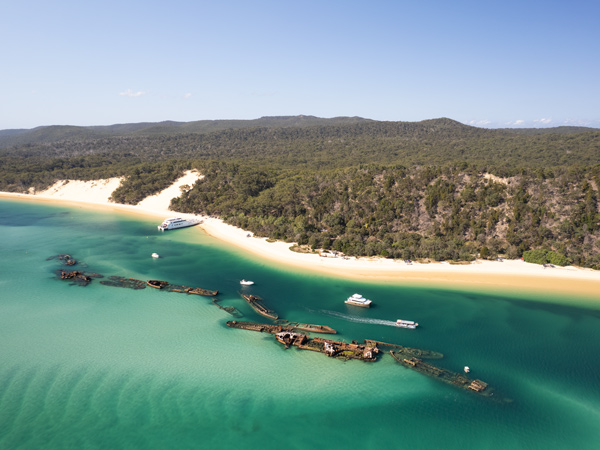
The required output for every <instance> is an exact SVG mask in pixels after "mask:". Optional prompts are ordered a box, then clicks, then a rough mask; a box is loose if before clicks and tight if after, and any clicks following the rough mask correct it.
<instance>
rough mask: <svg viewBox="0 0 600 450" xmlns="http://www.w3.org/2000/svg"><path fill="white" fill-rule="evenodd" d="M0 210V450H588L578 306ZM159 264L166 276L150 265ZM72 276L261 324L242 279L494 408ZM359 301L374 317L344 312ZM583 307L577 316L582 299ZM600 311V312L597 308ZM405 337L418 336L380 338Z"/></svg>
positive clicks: (587, 317)
mask: <svg viewBox="0 0 600 450" xmlns="http://www.w3.org/2000/svg"><path fill="white" fill-rule="evenodd" d="M156 225H157V223H156V220H152V219H146V218H136V217H132V216H127V215H121V214H117V213H108V212H106V213H101V212H95V211H92V210H89V209H83V208H76V207H63V206H61V205H55V206H50V205H45V204H35V203H30V202H18V201H13V200H0V243H1V244H0V249H1V256H2V257H1V258H0V448H2V449H40V448H44V449H68V448H73V449H87V448H89V449H130V448H131V449H136V448H144V449H155V448H156V449H163V448H177V449H188V448H190V449H195V448H206V449H231V448H235V449H237V450H242V449H256V448H263V449H281V448H285V449H289V450H293V449H314V448H327V449H348V448H356V449H378V450H379V449H382V448H398V449H402V448H407V449H415V448H417V449H430V448H443V449H461V450H464V449H507V448H513V449H566V448H577V449H596V448H598V443H599V442H600V375H599V373H600V353H599V350H600V347H599V343H600V311H599V310H598V309H597V308H596V309H594V308H593V307H592V306H589V307H585V306H584V305H585V304H584V303H572V302H573V300H574V299H573V298H564V299H557V298H550V297H547V298H544V297H543V296H542V294H540V298H532V297H526V296H515V295H512V296H501V295H498V293H480V292H460V291H456V290H443V289H433V288H415V287H406V286H402V285H401V284H397V285H395V284H390V283H387V284H385V285H378V284H376V283H368V282H363V281H360V280H356V281H353V280H346V279H339V278H331V277H326V276H321V275H317V274H314V273H308V272H298V271H296V270H294V269H288V268H286V267H283V266H277V265H275V264H273V263H270V262H267V261H262V260H259V259H256V258H255V257H252V256H250V255H248V254H245V253H243V252H241V251H239V250H235V249H233V248H231V247H228V246H227V245H226V244H224V243H221V242H219V241H216V240H215V239H213V238H211V237H209V236H207V235H205V234H204V233H203V232H202V231H201V230H199V229H197V228H189V229H184V230H178V231H175V232H167V233H159V232H158V231H157V230H156ZM153 252H157V253H159V254H160V255H161V258H159V259H153V258H151V256H150V255H151V254H152V253H153ZM60 253H68V254H70V255H72V256H73V257H74V258H76V259H77V260H79V261H80V265H78V266H76V268H79V269H80V270H85V271H90V272H98V273H101V274H104V275H106V276H108V275H121V276H125V277H133V278H138V279H142V280H146V279H161V280H168V281H170V282H172V283H176V284H185V285H189V286H199V287H203V288H208V289H218V290H219V291H220V295H219V297H220V299H221V303H222V304H223V305H225V306H234V307H236V308H238V309H239V310H240V311H241V312H242V313H243V314H244V316H245V317H244V319H242V320H251V321H264V320H263V319H262V318H261V317H260V316H258V315H256V314H255V313H254V312H253V311H252V310H251V309H250V308H249V307H248V305H247V304H246V303H245V302H244V301H243V299H242V298H241V297H240V296H239V294H238V291H240V285H239V280H240V279H241V278H246V279H251V280H254V281H255V282H256V285H255V286H253V287H251V288H245V289H249V291H250V292H253V293H255V294H257V295H260V296H261V297H263V298H264V299H265V303H267V305H268V306H270V307H271V308H272V309H275V310H276V311H277V312H278V313H279V315H280V316H281V317H284V318H286V319H288V320H291V321H300V322H309V323H319V324H326V325H330V326H332V327H334V328H336V329H337V330H338V331H339V334H338V335H337V338H340V339H343V340H346V341H351V340H354V339H356V340H362V339H364V338H370V339H377V340H381V341H386V342H393V343H399V344H403V345H406V346H412V347H420V348H425V349H430V350H435V351H439V352H442V353H444V355H445V357H444V359H443V360H440V361H439V365H441V366H443V367H445V368H447V369H450V370H455V371H461V370H462V367H463V366H465V365H469V366H470V367H471V369H472V372H471V375H472V376H473V377H474V378H480V379H482V380H484V381H487V382H488V383H489V384H490V385H492V386H494V387H495V389H496V392H497V395H499V396H502V397H506V398H510V399H512V400H513V401H512V402H500V401H494V400H490V399H488V398H483V397H480V396H477V395H475V394H472V393H469V392H466V391H463V390H460V389H457V388H455V387H453V386H450V385H446V384H443V383H441V382H439V381H436V380H433V379H430V378H428V377H425V376H423V375H421V374H419V373H416V372H413V371H411V370H408V369H405V368H404V367H402V366H400V365H398V364H397V363H396V362H395V361H394V360H393V359H392V358H391V357H390V356H389V355H385V356H383V357H381V359H380V360H379V361H378V362H375V363H365V362H361V361H348V362H343V361H339V360H336V359H330V358H327V357H326V356H325V355H322V354H319V353H312V352H302V351H298V350H297V349H289V350H284V349H283V347H282V346H281V345H279V344H278V343H276V342H275V341H274V339H273V337H272V336H270V335H266V334H261V333H254V332H250V331H243V330H235V329H230V328H228V327H227V326H226V325H225V322H226V321H227V320H230V319H231V316H229V315H228V314H227V313H226V312H224V311H222V310H220V309H218V308H216V307H215V306H214V305H212V304H211V302H210V299H208V298H206V297H199V296H192V295H184V294H176V293H167V292H162V291H158V290H153V289H144V290H138V291H134V290H129V289H121V288H114V287H107V286H103V285H101V284H99V283H98V280H95V281H94V282H93V283H91V284H90V285H89V286H86V287H81V286H76V285H71V283H69V282H67V281H61V280H58V279H57V278H56V276H55V270H56V269H58V268H60V267H61V266H60V265H59V261H58V260H56V259H50V260H48V259H47V258H49V257H52V256H54V255H57V254H60ZM355 292H359V293H362V294H363V295H365V296H366V297H368V298H370V299H372V300H373V301H374V307H373V308H371V309H366V310H363V309H360V308H353V307H349V306H347V305H345V304H344V302H343V301H344V299H345V298H346V297H348V296H349V295H351V294H353V293H355ZM575 300H576V299H575ZM599 300H600V299H599ZM398 318H403V319H409V320H416V321H418V322H419V323H420V324H421V327H420V328H419V329H418V330H414V331H413V330H405V329H400V328H397V327H394V326H392V322H393V321H395V320H396V319H398Z"/></svg>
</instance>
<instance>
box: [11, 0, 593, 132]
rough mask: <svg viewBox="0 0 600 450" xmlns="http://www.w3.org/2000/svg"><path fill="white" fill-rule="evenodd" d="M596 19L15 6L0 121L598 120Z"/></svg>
mask: <svg viewBox="0 0 600 450" xmlns="http://www.w3.org/2000/svg"><path fill="white" fill-rule="evenodd" d="M6 3H9V4H6ZM599 17H600V2H599V1H597V0H593V1H592V0H590V1H578V0H571V1H537V0H521V1H502V2H500V1H493V2H485V1H466V0H456V1H454V2H450V1H447V0H445V1H428V0H421V1H418V2H417V1H414V0H412V1H402V0H397V1H385V0H382V1H371V2H367V1H352V0H320V1H312V0H305V1H296V2H292V1H288V0H277V1H263V0H256V1H233V0H219V1H210V2H208V1H202V0H196V1H183V0H170V1H160V2H158V1H153V0H145V1H138V0H129V1H128V0H119V1H113V0H103V1H97V0H88V1H81V0H77V1H64V0H56V1H53V2H49V1H39V0H33V1H32V0H19V1H18V2H17V1H15V0H13V1H10V2H3V4H2V6H0V42H1V44H0V45H1V49H2V52H1V58H2V64H1V66H0V105H1V106H0V129H8V128H32V127H36V126H41V125H67V124H68V125H108V124H114V123H128V122H146V121H150V122H156V121H162V120H177V121H192V120H203V119H254V118H258V117H261V116H274V115H297V114H306V115H315V116H319V117H334V116H361V117H366V118H371V119H376V120H391V121H418V120H425V119H431V118H437V117H450V118H452V119H455V120H458V121H460V122H463V123H467V124H472V125H477V126H483V127H513V126H528V127H541V126H558V125H565V124H566V125H586V126H594V127H600V108H599V107H598V106H599V105H600V86H599V80H600V51H599V48H600V26H598V18H599Z"/></svg>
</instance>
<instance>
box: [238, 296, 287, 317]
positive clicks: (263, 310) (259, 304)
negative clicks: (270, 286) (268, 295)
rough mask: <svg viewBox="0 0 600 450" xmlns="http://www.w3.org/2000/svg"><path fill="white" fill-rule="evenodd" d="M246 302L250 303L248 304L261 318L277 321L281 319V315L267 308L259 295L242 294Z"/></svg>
mask: <svg viewBox="0 0 600 450" xmlns="http://www.w3.org/2000/svg"><path fill="white" fill-rule="evenodd" d="M240 295H241V296H242V297H243V298H244V300H246V301H247V302H248V304H249V305H250V306H251V307H252V309H254V311H256V312H257V313H258V314H260V315H261V316H265V317H268V318H269V319H273V320H277V319H278V318H279V314H277V313H276V312H275V311H273V310H272V309H269V308H267V306H265V304H264V301H263V299H262V298H260V297H259V296H257V295H252V294H240Z"/></svg>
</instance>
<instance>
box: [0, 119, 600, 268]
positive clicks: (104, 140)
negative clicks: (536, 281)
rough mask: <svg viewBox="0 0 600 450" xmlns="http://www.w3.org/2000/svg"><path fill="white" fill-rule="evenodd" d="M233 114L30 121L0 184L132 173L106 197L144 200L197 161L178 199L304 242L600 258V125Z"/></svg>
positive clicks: (355, 251) (547, 258)
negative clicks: (224, 117)
mask: <svg viewBox="0 0 600 450" xmlns="http://www.w3.org/2000/svg"><path fill="white" fill-rule="evenodd" d="M217 122H218V123H217ZM234 122H235V123H233V122H227V123H224V122H222V121H215V122H210V123H209V122H198V123H193V122H190V123H187V124H181V123H179V124H178V123H170V122H165V123H162V124H135V125H115V126H113V127H107V128H108V129H110V130H108V129H107V128H102V127H88V128H86V129H81V128H78V127H68V128H64V129H63V128H61V127H50V128H46V129H37V130H32V132H35V133H38V134H37V136H38V137H37V139H38V141H37V142H33V141H30V142H29V143H28V144H25V145H17V146H11V147H7V148H3V149H0V190H2V191H14V192H26V191H31V190H32V189H33V190H39V189H42V188H46V187H48V186H49V185H51V184H52V183H54V182H55V181H57V180H60V179H83V180H90V179H99V178H109V177H113V176H125V181H124V182H123V184H122V185H121V187H120V188H119V189H117V191H115V192H114V194H113V199H114V200H115V201H117V202H120V203H131V204H135V203H137V202H139V201H140V200H142V199H143V198H145V197H147V196H148V195H152V194H154V193H156V192H158V191H160V190H161V189H163V188H165V187H167V186H169V185H170V184H171V183H172V182H173V181H174V180H175V179H176V178H177V177H178V176H180V175H181V174H182V173H183V171H184V170H187V169H197V170H199V171H200V172H201V173H203V174H204V175H205V178H204V179H203V180H202V181H199V182H197V183H196V184H195V185H194V186H189V187H187V188H186V189H184V191H182V196H181V197H180V198H178V199H175V200H174V202H173V203H172V207H173V209H175V210H177V211H182V212H193V213H202V214H209V215H218V216H220V217H222V218H223V219H224V220H226V221H227V222H228V223H231V224H234V225H237V226H240V227H242V228H244V229H247V230H251V231H253V232H254V233H256V234H257V235H260V236H267V237H271V238H275V239H282V240H286V241H294V242H298V243H300V244H302V245H304V246H305V247H306V248H310V249H334V250H339V251H342V252H344V253H346V254H349V255H357V256H376V255H378V256H385V257H393V258H403V259H423V258H429V259H434V260H470V259H473V258H474V257H476V256H479V257H483V258H493V257H495V256H496V255H507V256H508V257H511V258H513V257H519V256H523V257H524V258H525V259H527V260H531V261H537V262H550V263H552V264H567V263H574V264H577V265H582V266H588V267H595V268H600V214H599V212H598V210H599V208H598V201H599V198H600V194H599V186H600V130H597V129H583V130H582V129H578V128H569V127H561V128H559V129H555V130H553V129H544V130H534V129H531V130H519V131H517V130H490V129H482V128H476V127H470V126H467V125H463V124H461V123H459V122H456V121H453V120H450V119H434V120H426V121H422V122H414V123H413V122H377V121H370V120H365V119H360V118H339V119H318V118H314V117H310V116H301V117H300V116H299V117H275V118H262V119H257V121H234ZM238 122H244V123H243V124H242V123H238ZM250 122H251V124H250ZM192 124H195V125H192ZM245 125H249V126H245ZM203 127H204V128H203ZM219 127H220V128H219ZM109 131H110V132H109ZM19 133H20V132H19V131H14V130H13V131H5V132H3V134H4V137H5V138H6V137H7V136H8V137H11V138H15V136H17V137H18V136H19ZM94 133H96V134H94ZM26 135H27V133H21V134H20V137H24V136H26ZM61 136H62V137H61ZM29 137H30V138H31V135H30V136H29ZM59 137H60V139H59Z"/></svg>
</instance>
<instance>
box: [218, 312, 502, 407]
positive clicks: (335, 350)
mask: <svg viewBox="0 0 600 450" xmlns="http://www.w3.org/2000/svg"><path fill="white" fill-rule="evenodd" d="M227 326H228V327H230V328H238V329H242V330H250V331H257V332H261V333H269V334H273V335H274V336H275V340H276V341H278V342H280V343H281V344H283V345H284V347H285V348H286V349H287V348H290V347H297V348H299V349H300V350H310V351H314V352H319V353H324V354H326V355H327V356H330V357H333V358H339V359H343V360H349V359H358V360H361V361H367V362H375V361H377V357H378V355H379V354H380V352H381V350H382V349H383V348H385V347H389V348H393V350H389V353H390V355H392V357H393V358H394V359H395V360H396V361H397V362H398V363H400V364H401V365H403V366H404V367H406V368H409V369H412V370H415V371H417V372H419V373H422V374H424V375H428V376H430V377H432V378H435V379H438V380H441V381H443V382H445V383H448V384H452V385H454V386H457V387H459V388H462V389H465V390H468V391H471V392H474V393H476V394H479V395H483V396H486V397H491V396H493V395H494V392H493V390H492V389H491V388H490V387H489V386H488V384H487V383H485V382H484V381H481V380H473V379H469V378H467V377H466V376H464V375H462V374H460V373H456V372H452V371H450V370H447V369H443V368H440V367H437V366H434V365H432V364H430V363H426V362H424V361H423V359H441V358H443V357H444V355H443V354H441V353H439V352H433V351H430V350H424V349H420V348H413V347H405V346H402V345H398V344H390V343H386V342H381V341H375V340H371V339H365V340H364V342H363V343H359V342H357V341H352V342H351V343H347V342H343V341H335V340H332V339H324V338H321V337H314V338H311V337H310V336H309V334H308V333H301V332H299V330H301V329H302V328H298V327H296V326H295V324H294V323H293V322H288V323H286V324H277V325H271V324H265V323H256V322H241V321H237V320H231V321H229V322H227ZM311 326H312V327H319V325H311ZM317 332H318V331H317ZM498 400H505V399H498Z"/></svg>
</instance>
